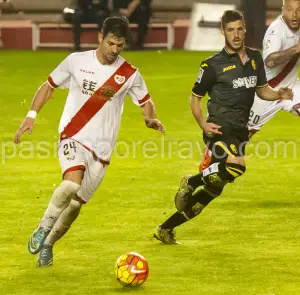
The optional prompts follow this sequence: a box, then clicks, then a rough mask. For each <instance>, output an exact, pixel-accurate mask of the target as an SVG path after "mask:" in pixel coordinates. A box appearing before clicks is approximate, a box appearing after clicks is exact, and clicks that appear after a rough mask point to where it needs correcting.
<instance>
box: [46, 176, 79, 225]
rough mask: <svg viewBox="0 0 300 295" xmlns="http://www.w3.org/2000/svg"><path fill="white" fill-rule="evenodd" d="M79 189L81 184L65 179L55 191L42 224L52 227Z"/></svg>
mask: <svg viewBox="0 0 300 295" xmlns="http://www.w3.org/2000/svg"><path fill="white" fill-rule="evenodd" d="M79 189H80V185H79V184H77V183H75V182H73V181H70V180H63V181H62V183H61V185H60V186H59V187H58V188H57V189H56V190H55V192H54V193H53V196H52V198H51V201H50V203H49V205H48V208H47V210H46V212H45V214H44V217H43V220H42V222H41V226H42V227H44V228H48V229H52V227H53V226H54V224H55V222H56V220H57V219H58V217H59V216H60V214H61V213H62V212H63V211H64V210H65V209H66V208H67V207H68V205H69V204H70V201H71V199H72V197H74V196H75V195H76V194H77V192H78V190H79Z"/></svg>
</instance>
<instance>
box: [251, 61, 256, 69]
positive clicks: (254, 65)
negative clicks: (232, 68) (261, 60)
mask: <svg viewBox="0 0 300 295" xmlns="http://www.w3.org/2000/svg"><path fill="white" fill-rule="evenodd" d="M251 64H252V68H253V70H256V63H255V60H254V59H252V60H251Z"/></svg>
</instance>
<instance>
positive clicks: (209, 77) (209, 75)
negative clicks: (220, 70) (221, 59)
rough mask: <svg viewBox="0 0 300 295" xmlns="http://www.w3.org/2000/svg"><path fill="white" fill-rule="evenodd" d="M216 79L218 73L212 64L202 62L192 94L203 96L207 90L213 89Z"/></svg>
mask: <svg viewBox="0 0 300 295" xmlns="http://www.w3.org/2000/svg"><path fill="white" fill-rule="evenodd" d="M215 79H216V74H215V71H214V69H213V68H212V66H211V65H209V64H208V63H207V62H205V61H204V62H202V63H201V65H200V69H199V72H198V76H197V80H196V83H195V85H194V87H193V89H192V94H193V95H195V96H198V97H203V96H204V95H205V94H206V92H207V91H209V90H211V88H212V86H213V84H214V82H215Z"/></svg>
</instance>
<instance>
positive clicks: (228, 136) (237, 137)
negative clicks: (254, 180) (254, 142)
mask: <svg viewBox="0 0 300 295" xmlns="http://www.w3.org/2000/svg"><path fill="white" fill-rule="evenodd" d="M224 131H225V132H224V133H223V134H222V136H220V137H219V138H218V137H217V138H215V140H214V141H211V142H209V144H208V148H209V150H210V151H211V155H212V156H211V158H212V160H211V163H216V162H222V161H226V160H227V159H228V158H239V157H244V155H245V149H246V145H247V143H248V130H247V128H232V127H229V128H228V130H227V129H224Z"/></svg>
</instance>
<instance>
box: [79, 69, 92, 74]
mask: <svg viewBox="0 0 300 295" xmlns="http://www.w3.org/2000/svg"><path fill="white" fill-rule="evenodd" d="M80 72H82V73H85V74H92V75H95V72H92V71H89V70H84V69H80Z"/></svg>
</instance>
